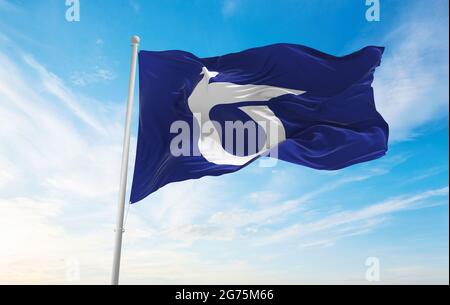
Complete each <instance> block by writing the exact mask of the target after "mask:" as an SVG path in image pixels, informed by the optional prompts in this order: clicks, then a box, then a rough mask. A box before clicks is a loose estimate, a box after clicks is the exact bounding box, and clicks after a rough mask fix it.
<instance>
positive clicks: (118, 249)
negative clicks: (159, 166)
mask: <svg viewBox="0 0 450 305" xmlns="http://www.w3.org/2000/svg"><path fill="white" fill-rule="evenodd" d="M139 43H140V38H139V37H138V36H133V37H132V38H131V47H132V53H131V69H130V83H129V88H128V104H127V117H126V122H125V135H124V139H123V152H122V169H121V174H120V192H119V209H118V213H117V225H116V241H115V247H114V262H113V271H112V279H111V284H112V285H119V272H120V256H121V253H122V237H123V233H124V228H123V220H124V212H125V195H126V189H127V176H128V157H129V153H130V133H131V116H132V114H133V99H134V87H135V83H136V64H137V55H138V48H139Z"/></svg>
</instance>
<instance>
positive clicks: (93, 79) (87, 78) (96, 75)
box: [71, 67, 117, 86]
mask: <svg viewBox="0 0 450 305" xmlns="http://www.w3.org/2000/svg"><path fill="white" fill-rule="evenodd" d="M116 78H117V76H116V74H115V73H114V72H113V71H112V70H109V69H106V68H100V67H95V68H94V69H93V70H92V71H90V72H86V71H83V72H75V73H74V74H73V75H72V76H71V81H72V83H73V84H75V85H77V86H87V85H92V84H96V83H103V82H108V81H112V80H115V79H116Z"/></svg>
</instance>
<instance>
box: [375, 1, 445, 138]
mask: <svg viewBox="0 0 450 305" xmlns="http://www.w3.org/2000/svg"><path fill="white" fill-rule="evenodd" d="M445 2H447V1H437V2H434V5H436V3H437V7H436V8H434V7H433V6H430V7H433V9H432V10H433V14H431V15H424V14H423V13H422V12H423V11H424V8H423V7H418V8H416V9H413V12H410V13H408V15H407V16H404V17H403V18H401V19H400V21H399V24H400V25H399V27H397V28H396V30H394V31H393V32H391V33H390V34H389V35H388V36H387V37H386V39H385V44H386V46H387V51H386V56H385V59H384V61H383V64H382V66H381V67H380V69H379V72H378V73H377V75H376V78H375V84H374V87H375V95H376V99H377V106H378V108H379V110H380V112H381V113H382V114H383V115H384V117H385V118H386V120H387V121H388V123H389V125H390V127H391V140H392V141H398V140H405V139H410V138H412V137H414V136H415V135H416V134H417V133H418V132H419V130H418V128H419V127H421V126H423V125H424V124H425V123H430V122H431V123H433V122H434V121H436V120H439V119H442V118H444V117H446V116H448V105H449V100H448V95H449V91H448V80H449V75H448V71H449V61H448V58H449V53H448V52H449V51H448V44H449V41H448V34H449V33H448V14H447V13H446V12H447V11H448V2H447V4H445ZM423 5H427V4H425V3H423ZM427 10H429V9H427ZM417 16H422V17H421V18H418V17H417Z"/></svg>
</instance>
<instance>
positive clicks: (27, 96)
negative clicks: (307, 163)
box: [0, 0, 449, 284]
mask: <svg viewBox="0 0 450 305" xmlns="http://www.w3.org/2000/svg"><path fill="white" fill-rule="evenodd" d="M64 2H65V1H64V0H47V1H25V0H0V117H2V119H1V120H0V143H1V145H0V242H1V243H2V248H1V249H0V270H1V271H0V283H80V282H81V283H100V284H101V283H108V282H109V276H110V267H111V262H112V245H113V228H114V221H115V212H116V201H117V198H116V197H117V191H118V182H119V181H118V180H119V163H120V153H121V139H122V134H123V131H122V130H123V122H124V110H125V99H126V94H127V83H128V79H127V78H128V73H129V59H130V46H129V40H130V36H131V35H133V34H138V35H140V36H141V39H142V45H141V48H142V49H145V50H166V49H181V50H186V51H190V52H193V53H195V54H196V55H198V56H213V55H220V54H225V53H229V52H235V51H239V50H243V49H246V48H250V47H255V46H261V45H266V44H271V43H277V42H289V43H298V44H304V45H308V46H310V47H314V48H317V49H319V50H321V51H324V52H328V53H331V54H334V55H344V54H347V53H350V52H352V51H355V50H357V49H359V48H361V47H363V46H366V45H382V46H385V47H386V53H385V57H384V60H383V63H382V66H381V67H380V69H379V70H378V71H377V73H376V81H375V84H374V87H375V91H376V92H375V94H376V102H377V107H378V109H379V111H380V112H381V113H382V114H383V115H384V117H385V118H386V120H387V121H388V123H389V124H390V126H391V131H392V136H391V143H390V151H389V154H388V155H387V156H386V157H385V158H382V159H380V160H377V161H374V162H370V163H366V164H361V165H357V166H354V167H351V168H348V169H345V170H341V171H338V172H320V171H314V170H311V169H307V168H303V167H299V166H294V165H291V164H286V163H282V162H279V163H278V165H277V166H276V167H275V168H269V169H267V168H260V167H258V164H257V163H256V164H254V165H252V166H250V167H248V168H246V169H244V170H242V171H240V172H238V173H236V174H232V175H227V176H222V177H216V178H204V179H201V180H199V181H187V182H183V183H178V184H173V185H169V186H167V187H165V188H164V189H162V190H160V191H159V192H157V193H155V194H154V195H152V196H150V197H149V198H147V199H146V200H144V201H143V202H142V203H140V204H138V205H135V206H132V207H131V208H130V209H129V211H128V217H127V231H126V234H125V243H124V253H123V255H124V256H123V265H122V266H123V268H122V281H123V283H150V284H187V283H199V284H202V283H219V284H222V283H228V284H229V283H263V284H270V283H286V284H302V283H367V281H366V278H365V274H366V268H367V267H366V266H365V262H366V259H367V258H368V257H376V258H378V259H379V262H380V266H381V269H380V273H381V283H447V284H448V279H449V273H448V270H449V250H448V249H449V244H448V243H449V218H448V213H449V211H448V174H449V172H448V171H449V170H448V157H449V143H448V138H449V134H448V132H449V128H448V105H449V101H448V1H445V0H443V1H440V0H433V1H400V0H395V1H383V0H381V1H380V2H381V21H380V22H367V20H366V19H365V12H366V10H367V7H366V6H365V4H364V3H365V1H363V0H361V1H354V0H340V1H331V0H315V1H306V0H303V1H301V0H284V1H277V2H274V1H268V0H258V1H256V0H215V1H201V0H192V1H181V0H178V1H175V0H171V1H138V0H117V1H107V0H96V1H92V0H91V1H86V0H81V1H80V2H81V20H80V22H75V23H69V22H67V21H66V19H65V12H66V9H67V7H66V6H65V3H64ZM135 110H136V112H135V115H134V123H133V138H132V141H133V142H132V147H133V151H132V155H133V156H134V147H135V143H136V132H135V131H136V128H137V120H136V116H137V107H136V109H135ZM131 163H133V162H131ZM131 167H132V166H131ZM74 274H75V276H74Z"/></svg>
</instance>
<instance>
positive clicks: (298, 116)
mask: <svg viewBox="0 0 450 305" xmlns="http://www.w3.org/2000/svg"><path fill="white" fill-rule="evenodd" d="M383 51H384V49H383V48H381V47H366V48H364V49H362V50H360V51H358V52H355V53H353V54H350V55H347V56H343V57H335V56H331V55H328V54H324V53H321V52H319V51H316V50H313V49H311V48H308V47H304V46H300V45H292V44H276V45H270V46H266V47H260V48H254V49H250V50H246V51H243V52H240V53H234V54H229V55H224V56H220V57H212V58H198V57H196V56H195V55H193V54H191V53H187V52H183V51H164V52H148V51H142V52H140V54H139V77H140V86H139V87H140V112H139V135H138V145H137V155H136V163H135V170H134V178H133V185H132V190H131V202H132V203H135V202H138V201H140V200H142V199H143V198H145V197H146V196H148V195H149V194H151V193H153V192H155V191H156V190H158V189H159V188H161V187H163V186H164V185H166V184H168V183H171V182H176V181H183V180H188V179H198V178H201V177H203V176H219V175H222V174H226V173H231V172H235V171H237V170H239V169H241V168H242V167H244V166H231V165H226V166H224V165H217V164H214V163H210V162H208V161H207V160H206V159H205V158H203V157H201V156H181V157H174V156H172V154H171V153H170V143H171V141H172V139H173V138H174V137H175V136H176V135H175V134H171V133H170V126H171V124H172V123H173V122H174V121H178V120H183V121H186V122H188V123H189V124H190V126H191V129H192V130H194V126H193V124H196V123H193V121H194V120H193V114H192V113H191V111H190V109H189V107H188V102H187V101H188V97H189V96H190V94H191V93H192V91H193V90H194V88H195V86H196V85H197V83H198V82H199V81H200V80H201V79H202V77H203V76H202V75H200V73H201V72H202V67H206V68H207V69H208V70H209V71H216V72H219V75H218V76H216V77H215V78H212V79H211V80H210V82H231V83H235V84H241V85H248V84H255V85H270V86H276V87H282V88H290V89H297V90H302V91H306V93H305V94H303V95H298V96H297V95H283V96H280V97H277V98H276V100H277V101H276V102H273V101H274V100H275V99H274V100H272V101H270V102H254V103H253V104H255V105H267V106H268V107H269V108H270V109H271V110H272V111H273V112H274V113H275V115H276V116H277V117H278V118H279V119H280V120H281V122H282V123H283V125H284V128H285V130H286V136H287V140H286V141H284V142H283V143H281V144H280V145H279V146H278V159H281V160H284V161H287V162H291V163H295V164H300V165H304V166H308V167H311V168H316V169H321V170H337V169H341V168H344V167H347V166H350V165H353V164H356V163H361V162H365V161H369V160H373V159H376V158H379V157H381V156H383V155H385V153H386V152H387V149H388V146H387V143H388V134H389V127H388V124H387V123H386V122H385V121H384V119H383V118H382V117H381V115H380V114H379V113H378V112H377V111H376V108H375V103H374V96H373V89H372V87H371V84H372V81H373V75H374V72H375V69H376V67H378V66H379V65H380V62H381V57H382V54H383ZM249 104H251V103H246V105H249ZM238 106H239V104H232V105H221V106H217V107H216V108H214V109H213V110H212V111H211V119H213V120H215V121H216V120H217V121H218V122H219V123H220V122H223V121H225V120H231V121H233V120H245V114H244V113H243V112H242V111H239V110H237V107H238ZM196 130H198V129H196ZM198 137H199V135H198V134H193V135H192V136H191V143H192V145H193V146H194V147H193V148H192V149H193V150H195V149H196V147H195V146H196V145H197V140H198Z"/></svg>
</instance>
